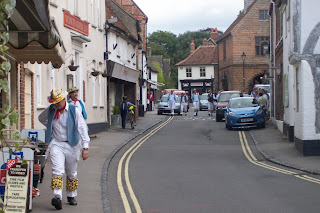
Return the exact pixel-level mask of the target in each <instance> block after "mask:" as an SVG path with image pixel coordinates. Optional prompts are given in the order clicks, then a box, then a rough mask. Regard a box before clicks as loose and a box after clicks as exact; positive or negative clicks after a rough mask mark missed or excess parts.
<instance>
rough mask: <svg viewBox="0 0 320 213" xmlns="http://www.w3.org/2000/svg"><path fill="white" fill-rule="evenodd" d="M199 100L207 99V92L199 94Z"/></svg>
mask: <svg viewBox="0 0 320 213" xmlns="http://www.w3.org/2000/svg"><path fill="white" fill-rule="evenodd" d="M201 100H202V101H203V100H208V94H207V93H205V94H202V95H201Z"/></svg>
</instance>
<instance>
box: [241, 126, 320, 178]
mask: <svg viewBox="0 0 320 213" xmlns="http://www.w3.org/2000/svg"><path fill="white" fill-rule="evenodd" d="M238 133H239V138H240V143H241V147H242V151H243V154H244V155H245V156H246V158H247V159H248V160H249V161H250V162H251V163H252V164H255V165H257V166H260V167H263V168H265V169H269V170H272V171H275V172H280V173H282V174H286V175H292V176H294V177H297V178H300V179H302V180H306V181H309V182H313V183H317V184H320V180H319V179H316V178H313V177H310V176H308V175H301V174H297V173H296V172H292V171H289V170H286V169H281V168H278V167H275V166H271V165H268V164H266V163H262V162H260V161H258V160H257V158H256V157H255V156H254V155H253V153H252V151H251V148H250V146H249V143H248V141H247V137H246V134H245V133H244V132H243V131H239V132H238Z"/></svg>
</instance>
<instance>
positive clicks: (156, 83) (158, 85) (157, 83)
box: [147, 79, 165, 87]
mask: <svg viewBox="0 0 320 213" xmlns="http://www.w3.org/2000/svg"><path fill="white" fill-rule="evenodd" d="M147 82H148V83H150V84H151V85H155V86H157V87H162V86H164V85H165V84H163V83H160V82H156V81H152V80H150V79H148V80H147Z"/></svg>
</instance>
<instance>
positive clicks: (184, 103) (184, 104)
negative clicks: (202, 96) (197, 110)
mask: <svg viewBox="0 0 320 213" xmlns="http://www.w3.org/2000/svg"><path fill="white" fill-rule="evenodd" d="M187 110H188V96H187V95H186V93H182V96H181V99H180V115H182V114H183V113H184V114H185V115H187Z"/></svg>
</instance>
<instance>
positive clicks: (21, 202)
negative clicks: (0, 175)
mask: <svg viewBox="0 0 320 213" xmlns="http://www.w3.org/2000/svg"><path fill="white" fill-rule="evenodd" d="M7 167H8V170H7V180H6V192H5V196H4V211H5V212H6V213H11V212H14V213H16V212H26V211H27V201H28V186H29V184H28V183H29V171H30V170H29V161H25V163H22V161H18V160H15V159H12V160H11V159H10V160H8V162H7Z"/></svg>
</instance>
